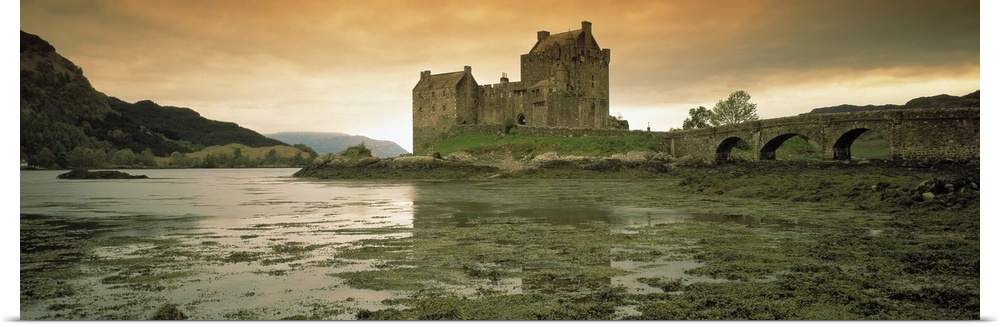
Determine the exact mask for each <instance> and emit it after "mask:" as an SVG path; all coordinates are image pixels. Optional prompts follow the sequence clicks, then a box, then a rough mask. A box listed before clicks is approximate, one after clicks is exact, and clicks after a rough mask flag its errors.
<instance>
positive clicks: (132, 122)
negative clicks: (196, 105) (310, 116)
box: [20, 31, 287, 167]
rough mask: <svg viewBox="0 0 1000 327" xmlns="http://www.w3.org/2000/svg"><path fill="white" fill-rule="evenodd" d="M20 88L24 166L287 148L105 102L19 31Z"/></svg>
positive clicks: (187, 115) (163, 112) (145, 105)
mask: <svg viewBox="0 0 1000 327" xmlns="http://www.w3.org/2000/svg"><path fill="white" fill-rule="evenodd" d="M20 82H21V83H20V87H21V93H20V94H21V98H20V100H21V101H20V102H21V103H20V104H21V106H20V117H21V119H20V120H21V134H20V141H21V144H20V157H21V159H22V160H26V161H28V163H29V164H30V165H32V166H39V167H71V166H74V164H73V163H72V162H73V161H74V160H75V161H76V162H84V161H85V162H102V161H105V160H107V159H108V158H107V157H108V156H109V154H110V153H114V152H117V151H120V150H126V149H127V150H130V151H131V152H133V153H149V155H155V156H159V157H166V156H169V155H170V154H171V153H173V152H180V153H190V152H194V151H197V150H201V149H203V148H205V147H208V146H212V145H227V144H231V143H240V144H245V145H250V146H276V145H287V144H284V143H282V142H280V141H277V140H273V139H268V138H266V137H264V136H263V135H260V134H259V133H257V132H254V131H252V130H249V129H246V128H242V127H240V126H238V125H236V124H234V123H228V122H219V121H213V120H209V119H206V118H204V117H201V116H200V115H199V114H198V113H197V112H195V111H194V110H191V109H187V108H177V107H164V106H160V105H157V104H155V103H153V102H152V101H148V100H147V101H139V102H137V103H134V104H130V103H127V102H125V101H122V100H119V99H117V98H113V97H108V96H107V95H105V94H103V93H101V92H98V91H97V90H95V89H94V88H93V86H92V85H91V84H90V81H89V80H87V78H86V77H84V75H83V69H81V68H80V67H78V66H76V65H75V64H73V62H71V61H69V60H68V59H66V58H64V57H62V56H61V55H59V54H58V53H56V49H55V47H53V46H52V45H51V44H49V43H48V42H46V41H45V40H43V39H42V38H41V37H39V36H37V35H33V34H29V33H26V32H24V31H21V76H20ZM84 157H86V158H84ZM83 159H87V160H83Z"/></svg>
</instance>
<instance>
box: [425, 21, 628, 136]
mask: <svg viewBox="0 0 1000 327" xmlns="http://www.w3.org/2000/svg"><path fill="white" fill-rule="evenodd" d="M610 62H611V50H610V49H601V47H600V46H598V45H597V41H596V40H595V39H594V35H593V34H592V32H591V23H590V22H587V21H584V22H582V23H581V28H580V29H579V30H574V31H569V32H565V33H559V34H554V35H550V34H549V32H548V31H539V32H538V40H537V41H536V42H535V45H534V46H533V47H531V50H529V51H528V53H527V54H523V55H521V79H522V80H521V81H520V82H511V81H510V80H508V78H507V76H506V75H507V74H506V73H505V74H503V76H502V77H501V78H500V83H498V84H487V85H479V84H478V83H477V82H476V79H475V78H474V77H473V76H472V67H470V66H465V69H464V70H463V71H459V72H451V73H442V74H434V75H432V74H431V72H430V71H429V70H425V71H422V72H420V81H419V82H417V85H416V86H414V87H413V152H414V153H416V152H418V151H420V150H423V149H426V148H428V147H429V146H430V145H432V144H434V143H435V142H437V141H440V140H441V139H443V138H444V137H445V136H446V135H447V133H448V131H449V130H451V129H452V128H453V127H454V126H457V125H504V124H512V123H513V124H517V125H525V126H537V127H561V128H581V129H626V130H627V129H628V122H625V121H621V120H618V119H615V118H614V117H611V116H610V115H609V105H608V64H609V63H610Z"/></svg>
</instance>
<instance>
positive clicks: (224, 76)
mask: <svg viewBox="0 0 1000 327" xmlns="http://www.w3.org/2000/svg"><path fill="white" fill-rule="evenodd" d="M979 16H980V13H979V2H978V1H967V0H960V1H937V0H889V1H867V0H864V1H860V0H838V1H826V0H800V1H779V0H760V1H740V0H683V1H676V0H674V1H659V0H657V1H607V0H598V1H586V2H584V1H568V0H542V1H477V2H468V1H403V0H393V1H368V0H365V1H356V0H349V1H236V0H212V1H192V0H175V1H151V0H108V1H74V0H59V1H53V0H41V1H38V0H35V1H24V2H22V4H21V28H22V29H24V30H25V31H27V32H29V33H33V34H38V35H39V36H41V37H42V38H44V39H46V40H48V41H49V42H50V43H52V44H53V45H54V46H55V47H56V49H57V51H59V52H60V53H61V54H62V55H64V56H66V57H67V58H69V59H70V60H72V61H74V62H75V63H76V64H77V65H79V66H81V67H82V68H83V69H84V72H85V74H86V75H87V76H88V78H90V80H91V82H92V83H93V84H94V85H95V87H96V88H97V89H98V90H100V91H103V92H105V93H107V94H109V95H112V96H117V97H120V98H122V99H124V100H127V101H136V100H141V99H152V100H154V101H156V102H158V103H162V104H166V105H175V106H186V107H191V108H193V109H195V110H197V111H198V112H200V113H202V114H203V115H204V116H206V117H211V118H213V119H220V120H228V119H232V121H234V122H237V123H239V124H241V125H243V126H246V127H249V128H252V129H255V130H260V131H265V132H271V131H274V132H278V131H282V130H283V129H286V128H287V129H288V130H302V131H329V132H348V129H358V128H365V129H370V130H358V131H356V132H354V133H357V134H366V135H367V133H368V131H372V132H375V131H376V130H378V131H383V130H385V131H391V132H378V133H382V134H393V135H395V136H394V137H395V138H394V139H393V141H396V142H397V143H400V144H401V145H404V147H408V144H409V142H410V140H409V134H408V133H409V127H410V126H409V120H410V116H411V114H410V105H411V104H410V103H411V102H410V99H409V97H410V90H411V89H412V87H413V84H414V83H416V81H417V79H418V76H419V72H420V71H423V70H432V71H433V72H435V73H438V72H446V71H458V70H461V69H462V67H463V66H466V65H469V66H472V67H473V73H474V75H475V76H476V80H477V81H478V82H479V83H481V84H487V83H495V82H497V81H498V79H499V77H500V75H501V73H507V74H508V76H510V78H511V80H514V81H516V80H519V79H520V62H519V56H520V55H521V54H523V53H525V52H527V51H528V50H529V49H530V48H531V46H532V45H533V44H534V42H535V32H537V31H538V30H548V31H550V32H552V33H559V32H564V31H568V30H573V29H579V28H580V22H581V21H583V20H587V21H591V22H592V23H593V24H594V25H593V28H594V34H595V36H596V38H597V41H598V44H600V46H602V47H605V48H610V49H611V50H612V61H611V89H612V92H611V107H612V109H611V111H612V113H615V112H618V111H620V112H622V114H623V115H625V116H626V118H628V117H630V116H641V117H648V118H649V119H651V120H652V119H654V118H655V119H664V120H671V121H669V122H668V121H653V122H651V123H650V124H651V125H653V126H667V125H670V124H672V123H674V121H673V120H677V121H676V123H678V124H679V121H681V120H683V117H684V116H685V115H686V113H687V109H689V108H690V107H689V106H692V105H694V106H697V105H704V106H706V107H710V106H712V105H713V104H714V103H715V101H717V100H718V99H720V98H723V97H725V96H726V95H728V94H729V93H730V92H732V91H735V90H740V89H742V90H746V91H748V92H750V93H751V95H754V97H755V99H757V98H759V99H760V100H761V101H766V102H767V103H769V104H771V103H774V104H777V103H795V104H797V105H798V106H810V105H813V104H814V103H815V104H816V105H815V106H828V105H836V104H840V103H851V104H862V105H863V104H868V103H866V102H865V101H870V100H869V99H874V98H880V99H881V98H889V97H890V96H892V97H894V98H905V99H903V100H902V101H905V100H906V99H909V98H906V97H915V96H923V95H928V94H912V92H913V91H914V90H923V89H924V86H926V85H937V86H938V87H942V88H945V87H947V86H951V88H950V89H955V88H964V87H970V86H972V85H978V80H979V76H978V71H979V65H980V56H979V52H980V46H979V42H980V35H979V33H980V32H979V25H980V21H979ZM938 81H945V82H938ZM852 83H854V84H858V83H861V84H865V87H863V88H862V87H845V85H851V84H852ZM810 90H825V91H824V92H834V93H836V96H837V97H839V99H843V100H839V101H837V103H822V102H821V101H829V100H831V96H827V93H822V92H818V91H810ZM866 90H879V92H880V94H883V96H880V97H872V96H870V95H869V94H870V92H866ZM972 91H974V89H969V90H962V91H960V92H958V93H961V94H965V93H968V92H972ZM941 92H945V91H941ZM941 92H932V93H941ZM761 107H762V108H763V107H764V106H763V105H762V106H761ZM790 108H791V107H790V106H789V108H783V109H781V110H780V111H781V112H782V113H784V112H786V111H787V110H793V109H790ZM809 109H812V108H801V109H794V110H803V111H808V110H809ZM667 112H669V113H667ZM269 113H270V114H269ZM267 116H280V118H274V119H268V118H264V117H267ZM344 117H347V118H344ZM678 117H680V119H679V120H678V119H677V118H678ZM387 125H392V126H391V127H386V126H387ZM642 125H645V124H642ZM643 127H644V126H643ZM399 131H406V133H405V134H406V135H401V133H400V132H399ZM369 136H371V135H369Z"/></svg>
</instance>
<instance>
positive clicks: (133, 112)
mask: <svg viewBox="0 0 1000 327" xmlns="http://www.w3.org/2000/svg"><path fill="white" fill-rule="evenodd" d="M108 104H110V105H111V109H113V110H116V111H118V112H121V113H122V115H123V116H125V117H127V118H130V119H132V120H134V121H136V122H138V123H140V124H142V125H143V126H146V127H148V128H149V129H150V130H151V131H153V132H156V133H159V134H161V135H163V136H164V137H166V138H168V139H171V140H184V141H187V142H191V143H193V146H192V149H194V150H197V149H200V148H202V147H204V146H211V145H225V144H229V143H240V144H244V145H249V146H275V145H288V144H285V143H284V142H281V141H278V140H275V139H271V138H267V137H266V136H264V135H261V134H260V133H257V132H255V131H252V130H250V129H247V128H244V127H240V126H239V125H237V124H236V123H230V122H223V121H216V120H211V119H207V118H205V117H202V116H201V115H200V114H198V113H197V112H195V111H194V110H191V109H188V108H179V107H170V106H160V105H158V104H156V103H154V102H153V101H150V100H143V101H139V102H136V103H128V102H125V101H122V100H119V99H117V98H114V97H110V98H108Z"/></svg>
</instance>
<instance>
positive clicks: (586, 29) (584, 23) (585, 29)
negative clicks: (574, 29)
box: [580, 21, 591, 35]
mask: <svg viewBox="0 0 1000 327" xmlns="http://www.w3.org/2000/svg"><path fill="white" fill-rule="evenodd" d="M590 25H591V24H590V22H588V21H582V22H580V28H582V29H583V33H585V34H587V35H591V34H590Z"/></svg>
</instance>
